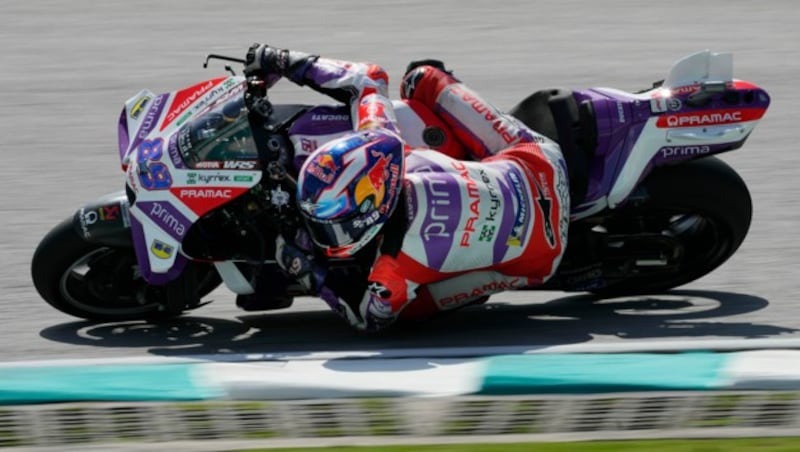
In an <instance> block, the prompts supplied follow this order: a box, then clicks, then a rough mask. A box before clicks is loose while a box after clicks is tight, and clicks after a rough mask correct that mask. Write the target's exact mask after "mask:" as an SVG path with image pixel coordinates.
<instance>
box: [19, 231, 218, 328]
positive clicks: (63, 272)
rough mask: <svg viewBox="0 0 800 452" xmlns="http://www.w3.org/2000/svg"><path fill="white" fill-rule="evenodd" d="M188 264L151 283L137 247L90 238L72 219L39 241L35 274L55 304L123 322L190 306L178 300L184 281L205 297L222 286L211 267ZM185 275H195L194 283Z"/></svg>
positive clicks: (41, 289) (87, 315) (42, 290)
mask: <svg viewBox="0 0 800 452" xmlns="http://www.w3.org/2000/svg"><path fill="white" fill-rule="evenodd" d="M189 266H190V267H189V271H185V272H184V274H182V275H181V277H179V278H178V279H177V280H176V281H174V282H171V283H169V284H167V285H165V286H153V285H149V284H147V283H146V282H145V281H144V279H142V277H141V274H140V273H139V269H138V265H137V263H136V256H135V254H134V251H133V248H116V247H108V246H104V245H100V244H95V243H89V242H86V241H85V240H83V238H82V237H81V236H80V235H79V234H78V232H77V231H76V230H75V228H74V227H73V224H72V219H71V218H68V219H67V220H64V221H63V222H61V223H60V224H59V225H58V226H56V227H55V228H53V230H51V231H50V233H48V234H47V235H46V236H45V237H44V238H43V239H42V241H41V242H40V243H39V246H38V247H37V248H36V251H35V253H34V255H33V261H32V263H31V274H32V276H33V284H34V286H35V287H36V290H37V291H38V292H39V295H41V296H42V298H44V300H45V301H47V302H48V303H49V304H50V305H51V306H53V307H54V308H56V309H58V310H60V311H62V312H64V313H66V314H69V315H72V316H75V317H80V318H84V319H88V320H101V321H119V320H133V319H158V318H169V317H174V316H177V315H180V314H181V313H182V312H183V310H184V309H186V308H187V307H191V306H187V304H186V303H185V302H182V300H181V301H178V302H176V301H175V300H174V298H175V297H176V296H180V294H181V293H185V291H183V292H182V289H183V288H184V287H185V286H187V285H191V286H193V287H196V288H197V294H198V295H199V296H200V297H202V296H204V295H207V294H208V293H209V292H211V291H212V290H213V289H214V288H215V287H216V286H217V285H219V283H220V279H219V276H218V275H217V273H216V271H215V270H214V268H213V267H211V266H208V265H198V264H195V263H190V264H189ZM185 278H196V282H194V283H192V282H190V281H185ZM198 301H199V298H198Z"/></svg>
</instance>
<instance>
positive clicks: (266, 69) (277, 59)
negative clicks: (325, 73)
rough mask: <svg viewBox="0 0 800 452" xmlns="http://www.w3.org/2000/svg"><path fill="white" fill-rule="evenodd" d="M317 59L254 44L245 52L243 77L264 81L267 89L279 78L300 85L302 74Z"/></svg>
mask: <svg viewBox="0 0 800 452" xmlns="http://www.w3.org/2000/svg"><path fill="white" fill-rule="evenodd" d="M317 58H318V56H316V55H309V54H307V53H304V52H298V51H295V50H286V49H276V48H274V47H270V46H269V45H267V44H259V43H254V44H253V45H251V46H250V48H249V49H248V50H247V56H246V57H245V67H244V75H245V76H247V77H257V78H259V79H261V80H264V83H265V84H266V87H267V88H269V87H271V86H273V85H274V84H275V83H277V82H278V80H279V79H280V78H281V77H287V78H288V79H289V80H291V81H293V82H295V83H298V84H302V77H303V74H305V71H306V69H308V67H309V65H311V63H313V62H314V61H316V59H317Z"/></svg>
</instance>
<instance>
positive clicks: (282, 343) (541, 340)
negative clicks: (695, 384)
mask: <svg viewBox="0 0 800 452" xmlns="http://www.w3.org/2000/svg"><path fill="white" fill-rule="evenodd" d="M768 305H769V302H768V301H767V300H765V299H763V298H761V297H757V296H753V295H745V294H738V293H731V292H714V291H696V290H676V291H671V292H668V293H665V294H660V295H651V296H638V297H626V298H616V299H605V300H598V299H596V298H595V297H593V296H590V295H575V296H568V297H563V298H558V299H554V300H551V301H548V302H545V303H536V304H505V303H502V302H499V303H498V302H494V303H489V304H487V305H484V306H475V307H470V308H466V309H463V310H461V311H459V312H454V313H452V314H450V315H447V316H442V317H439V318H436V319H433V320H430V321H426V322H421V323H417V324H400V325H397V326H396V327H395V328H392V329H391V330H389V331H387V332H385V333H381V334H376V335H366V334H358V333H355V332H353V331H351V330H350V329H349V328H348V327H346V326H345V325H344V324H343V323H342V322H341V321H340V320H339V319H338V318H337V317H336V316H335V315H334V314H333V313H331V312H326V311H312V312H272V313H264V314H261V313H259V314H249V315H243V316H240V317H239V318H238V320H239V321H234V320H227V319H216V318H206V317H192V316H186V317H181V318H178V319H174V320H170V321H165V322H159V323H152V322H145V321H130V322H116V323H93V322H70V323H65V324H60V325H55V326H52V327H49V328H46V329H44V330H42V331H41V332H40V335H41V336H42V337H43V338H45V339H49V340H52V341H57V342H63V343H69V344H76V345H95V346H100V347H118V348H144V349H146V352H147V353H150V354H154V355H161V356H186V355H223V357H224V355H235V354H242V353H250V354H260V355H264V357H265V358H266V357H268V356H269V354H270V353H279V352H289V353H297V352H310V351H325V350H331V351H354V350H378V349H384V350H386V349H397V348H403V349H409V348H417V347H426V348H427V347H487V346H548V345H564V344H576V343H581V342H588V341H591V340H592V339H593V338H594V337H596V336H613V337H616V338H620V339H624V340H630V339H678V338H697V337H729V338H766V337H772V336H777V335H780V334H786V333H793V332H795V331H796V330H794V329H790V328H784V327H779V326H774V325H765V324H755V323H748V322H721V321H718V320H717V321H698V320H699V319H719V318H721V317H727V316H733V315H739V314H746V313H750V312H754V311H758V310H761V309H764V308H765V307H767V306H768ZM273 356H274V355H273ZM223 357H220V358H223Z"/></svg>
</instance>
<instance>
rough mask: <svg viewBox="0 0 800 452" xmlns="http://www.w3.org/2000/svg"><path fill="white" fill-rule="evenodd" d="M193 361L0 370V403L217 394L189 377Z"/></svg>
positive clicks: (160, 398) (159, 398) (192, 397)
mask: <svg viewBox="0 0 800 452" xmlns="http://www.w3.org/2000/svg"><path fill="white" fill-rule="evenodd" d="M193 366H194V365H193V364H162V365H150V366H143V365H115V366H112V365H99V366H84V367H25V368H3V369H0V405H2V404H5V405H8V404H24V403H44V402H67V401H78V400H106V401H129V400H139V401H163V400H203V399H209V398H214V397H217V396H219V395H220V394H218V393H216V391H214V390H213V389H210V388H202V387H198V386H197V385H196V384H195V383H194V382H193V380H192V376H191V370H192V368H193Z"/></svg>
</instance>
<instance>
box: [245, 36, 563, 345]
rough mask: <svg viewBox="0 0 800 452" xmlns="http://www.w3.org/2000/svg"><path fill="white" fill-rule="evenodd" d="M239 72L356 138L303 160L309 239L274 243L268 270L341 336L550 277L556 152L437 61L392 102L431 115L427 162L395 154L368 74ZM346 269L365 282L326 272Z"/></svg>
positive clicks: (367, 70)
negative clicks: (315, 106) (359, 270)
mask: <svg viewBox="0 0 800 452" xmlns="http://www.w3.org/2000/svg"><path fill="white" fill-rule="evenodd" d="M426 63H427V64H426ZM245 74H246V75H247V76H248V77H249V78H257V79H260V80H263V82H264V84H265V86H266V87H270V86H272V85H273V84H274V83H275V82H277V80H278V79H279V78H281V77H285V78H288V79H289V80H291V81H292V82H294V83H296V84H298V85H300V86H304V85H308V86H309V87H311V88H312V89H314V90H316V91H318V92H321V93H323V94H326V95H329V96H331V97H333V98H334V99H336V100H338V101H340V102H343V103H345V104H347V105H349V107H350V110H351V119H352V125H353V130H354V131H353V132H352V133H351V134H347V135H345V136H344V137H341V138H337V139H334V140H332V141H329V142H327V143H324V144H322V145H321V146H319V147H318V148H317V149H316V150H314V151H313V152H310V153H308V154H307V155H306V156H305V157H306V158H305V159H304V160H303V161H302V162H303V163H302V166H301V167H300V171H299V177H298V193H297V201H298V204H299V210H300V212H301V214H302V216H303V218H304V220H305V225H306V226H307V228H306V229H307V231H308V235H310V237H308V236H306V235H305V234H303V233H300V234H299V235H298V237H295V238H294V239H293V242H287V241H285V240H284V239H283V238H279V239H278V246H277V260H278V262H279V263H280V264H281V265H282V267H283V268H284V269H285V270H286V271H287V272H288V273H289V274H290V275H292V276H294V277H297V278H298V280H300V281H304V282H305V284H306V285H307V287H308V288H309V289H310V290H311V291H312V292H314V293H317V294H318V295H319V296H320V297H321V298H323V299H324V300H325V301H326V302H327V303H328V304H329V305H330V307H331V308H332V309H333V310H334V311H336V312H337V313H339V314H340V315H341V316H342V317H344V318H345V319H346V320H347V321H348V322H349V323H350V324H351V325H352V326H353V327H355V328H357V329H359V330H367V331H376V330H380V329H382V328H384V327H386V326H388V325H390V324H391V323H393V322H394V321H395V320H396V319H398V318H408V319H419V318H425V317H428V316H431V315H434V314H436V313H439V312H442V311H448V310H452V309H455V308H459V307H462V306H466V305H470V304H475V303H482V302H484V301H485V300H486V299H487V298H488V296H489V295H491V294H493V293H497V292H500V291H503V290H509V289H514V288H521V287H526V286H531V285H538V284H542V283H543V282H544V281H546V280H547V279H548V278H549V277H550V276H552V275H553V273H554V272H555V270H556V268H557V267H558V264H559V262H560V260H561V257H562V255H563V252H564V250H565V248H566V236H567V227H568V220H569V193H568V191H569V190H568V187H567V176H566V166H565V162H564V159H563V157H562V155H561V152H560V149H559V147H558V145H557V144H556V143H555V142H553V141H552V140H549V139H548V138H546V137H544V136H542V135H540V134H538V133H536V132H534V131H532V130H530V129H529V128H528V127H527V126H525V125H524V124H522V123H521V122H520V121H518V120H516V119H515V118H513V117H511V116H509V115H506V114H504V113H502V112H501V111H499V110H498V109H497V108H495V107H494V106H493V105H491V104H489V103H488V102H486V101H484V100H483V99H482V98H481V97H480V96H479V95H478V94H477V93H475V92H474V91H472V90H471V89H470V88H468V87H467V86H465V85H464V84H462V83H461V82H460V81H459V80H458V79H456V78H455V77H454V76H453V75H452V74H451V73H450V72H447V71H446V70H445V68H444V66H443V65H442V64H441V63H439V62H437V61H432V60H428V61H423V62H420V63H416V64H414V63H412V64H411V65H410V66H409V70H408V71H407V73H406V75H405V76H404V78H403V81H402V84H401V96H402V98H403V99H406V100H407V101H408V102H419V103H421V104H422V105H424V106H426V107H428V108H429V109H430V110H431V111H432V112H433V113H434V115H435V116H434V117H431V118H428V119H426V122H429V121H430V122H435V123H436V125H437V128H439V130H440V131H441V135H440V136H439V138H438V139H437V140H436V144H437V146H433V147H434V148H435V149H436V150H430V149H413V148H412V147H411V146H409V145H407V144H406V143H405V141H404V140H403V138H402V131H401V130H399V128H398V123H397V120H396V117H395V114H394V110H393V107H392V104H391V101H390V100H389V97H388V90H387V86H388V76H387V75H386V73H385V72H384V71H383V69H382V68H380V67H379V66H377V65H373V64H366V63H355V62H345V61H339V60H333V59H328V58H322V57H319V56H315V55H309V54H306V53H302V52H297V51H292V50H283V49H277V48H274V47H270V46H268V45H263V44H254V45H253V46H252V47H250V49H249V51H248V54H247V64H246V68H245ZM465 152H466V155H468V156H469V157H468V158H469V159H470V160H467V159H461V158H459V157H462V156H463V155H464V154H465ZM299 155H300V156H301V157H303V155H302V154H299ZM454 157H456V158H454ZM309 238H310V240H308V239H309ZM315 250H316V251H317V252H321V253H322V254H324V255H325V256H327V258H326V259H325V260H327V262H325V263H322V262H320V260H321V259H319V258H315V257H314V254H316V253H315V252H314V251H315ZM350 261H353V262H357V263H359V264H364V266H366V267H367V271H368V274H367V275H361V276H353V273H341V272H339V273H337V272H336V270H335V269H336V268H337V265H336V263H337V262H350ZM326 270H327V273H326Z"/></svg>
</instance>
